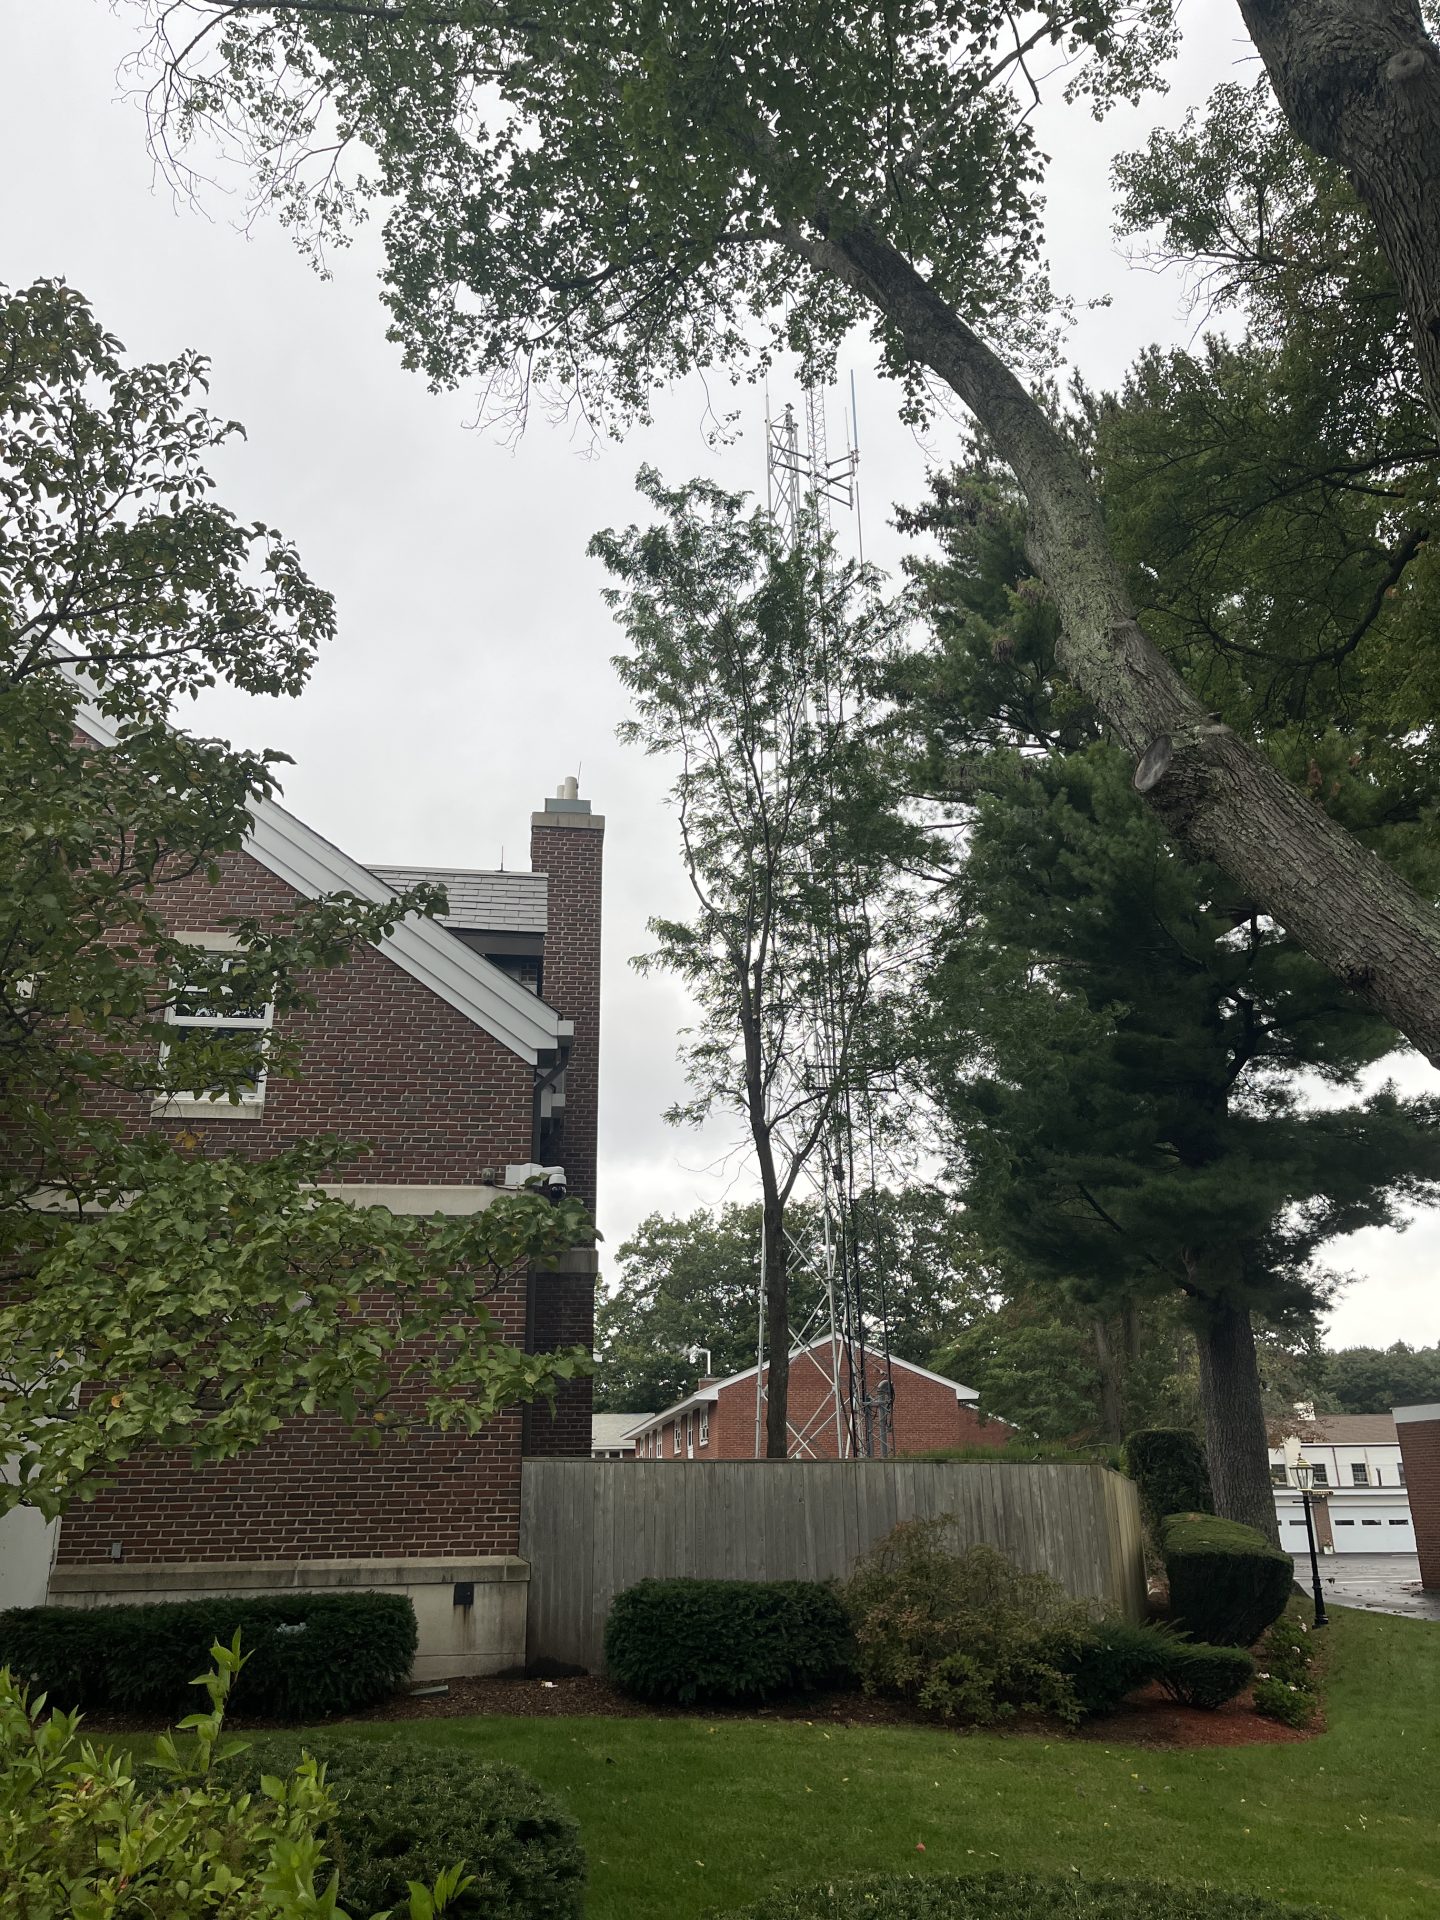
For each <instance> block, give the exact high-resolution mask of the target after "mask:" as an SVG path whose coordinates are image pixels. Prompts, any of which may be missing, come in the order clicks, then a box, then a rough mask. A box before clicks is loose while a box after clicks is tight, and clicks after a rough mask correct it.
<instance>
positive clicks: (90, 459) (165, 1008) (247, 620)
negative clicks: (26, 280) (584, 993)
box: [0, 281, 584, 1513]
mask: <svg viewBox="0 0 1440 1920" xmlns="http://www.w3.org/2000/svg"><path fill="white" fill-rule="evenodd" d="M204 377H205V365H204V362H203V361H201V360H199V359H198V358H196V357H195V356H193V355H182V356H181V357H179V358H178V359H176V360H174V361H171V362H169V363H165V364H162V365H146V366H139V367H136V366H132V365H129V364H128V363H127V362H126V361H125V360H124V358H123V355H122V351H121V348H120V346H119V343H118V342H117V341H115V340H114V339H113V338H112V337H111V336H109V335H108V334H106V333H105V332H104V330H103V329H102V328H101V326H100V325H99V323H98V322H97V321H96V320H95V318H94V316H93V314H92V313H91V311H90V309H89V307H88V306H87V305H86V303H85V302H84V300H83V299H81V297H80V296H79V295H78V294H77V293H75V292H74V291H73V290H72V289H70V288H68V287H66V286H64V285H62V284H59V283H55V282H44V281H42V282H38V283H36V284H35V285H34V286H32V287H29V288H26V289H23V290H20V291H16V292H13V293H3V294H0V424H3V427H4V434H3V448H4V450H3V453H0V753H3V759H4V765H5V773H6V778H5V781H4V788H3V793H0V883H3V884H0V1139H3V1141H4V1149H5V1150H4V1155H3V1159H0V1457H5V1456H10V1457H12V1458H13V1459H14V1461H15V1463H16V1475H15V1480H14V1482H13V1483H8V1484H5V1485H0V1508H3V1507H4V1506H8V1505H12V1504H14V1503H15V1502H17V1501H22V1500H23V1501H25V1502H28V1503H30V1504H33V1505H35V1506H37V1507H40V1508H42V1509H43V1510H44V1511H46V1512H47V1513H53V1512H56V1511H58V1510H59V1509H60V1508H61V1507H63V1506H64V1505H65V1504H66V1502H67V1501H68V1500H69V1499H71V1498H72V1497H74V1496H75V1495H77V1494H80V1495H82V1496H83V1495H85V1494H88V1493H91V1492H93V1491H94V1490H95V1487H96V1486H97V1485H98V1484H101V1483H102V1482H103V1478H104V1476H105V1474H106V1472H107V1471H108V1470H109V1469H110V1468H111V1467H113V1465H114V1464H115V1463H116V1462H117V1461H119V1460H122V1459H123V1458H125V1457H126V1455H127V1454H129V1453H131V1452H134V1451H136V1450H138V1449H140V1448H142V1447H146V1446H155V1445H163V1446H181V1447H188V1448H190V1450H191V1451H192V1452H193V1453H194V1454H195V1455H196V1456H197V1457H199V1458H203V1459H209V1460H214V1459H223V1458H226V1457H227V1456H228V1455H230V1454H232V1453H234V1452H235V1451H236V1450H238V1449H239V1448H241V1447H245V1446H250V1445H253V1444H255V1443H256V1442H257V1441H258V1440H260V1439H262V1438H263V1437H264V1436H265V1435H266V1434H267V1433H269V1432H271V1431H273V1430H274V1428H275V1427H276V1426H278V1425H279V1424H280V1421H281V1419H282V1418H283V1417H285V1416H287V1415H289V1414H293V1413H301V1412H312V1411H316V1410H321V1409H323V1410H327V1411H331V1412H335V1413H338V1414H339V1415H340V1416H341V1417H342V1418H345V1419H347V1420H349V1421H351V1422H352V1423H353V1424H355V1425H356V1426H357V1427H358V1428H359V1429H360V1430H361V1431H363V1432H366V1433H368V1434H370V1435H372V1436H374V1435H375V1434H376V1433H378V1432H379V1431H381V1430H383V1428H384V1427H385V1426H386V1425H387V1424H393V1425H396V1426H401V1427H403V1426H405V1425H406V1424H408V1423H409V1422H410V1421H412V1420H414V1419H416V1418H419V1417H424V1418H426V1419H428V1420H430V1421H435V1422H439V1423H441V1424H449V1423H452V1422H463V1423H465V1424H468V1425H472V1426H473V1425H475V1424H478V1423H479V1421H480V1420H482V1419H483V1418H484V1417H485V1416H486V1415H487V1414H489V1413H491V1412H493V1411H494V1410H495V1408H497V1407H498V1406H501V1405H505V1404H508V1403H510V1402H512V1401H514V1400H516V1399H518V1398H526V1397H531V1396H533V1395H534V1394H535V1393H537V1392H542V1391H545V1390H547V1389H548V1388H549V1387H550V1386H551V1385H552V1384H553V1382H554V1381H555V1380H557V1379H560V1378H564V1377H566V1376H568V1375H569V1374H570V1373H573V1372H574V1371H575V1369H576V1367H577V1365H578V1364H579V1361H578V1357H577V1356H576V1355H573V1354H560V1355H551V1356H545V1357H542V1358H537V1357H534V1356H526V1355H523V1354H519V1353H516V1352H514V1351H513V1350H512V1349H511V1348H509V1347H507V1346H506V1345H505V1344H504V1342H503V1341H502V1339H501V1337H500V1335H499V1332H498V1330H497V1328H496V1326H495V1325H494V1324H493V1323H492V1322H491V1321H490V1320H489V1319H488V1316H487V1315H486V1313H485V1311H484V1305H483V1301H484V1295H485V1292H486V1290H487V1289H488V1287H489V1286H490V1285H491V1284H492V1283H493V1281H494V1279H495V1278H496V1277H497V1275H498V1274H500V1273H502V1272H505V1271H508V1270H510V1269H512V1268H513V1267H514V1265H515V1264H516V1263H517V1262H523V1261H525V1260H528V1259H535V1260H542V1261H543V1260H548V1259H553V1258H554V1257H555V1256H557V1255H558V1254H559V1253H560V1252H562V1251H563V1250H564V1249H565V1248H566V1247H568V1246H570V1245H573V1244H574V1243H575V1242H576V1240H577V1239H578V1238H579V1237H580V1236H581V1235H582V1233H583V1232H584V1221H583V1216H582V1215H581V1213H580V1210H579V1209H578V1208H577V1207H575V1206H573V1205H568V1206H565V1207H562V1208H559V1209H551V1208H550V1207H549V1206H548V1205H547V1204H546V1203H545V1202H543V1201H542V1200H540V1199H539V1198H538V1197H531V1196H525V1197H519V1198H513V1199H507V1200H502V1201H500V1202H498V1203H497V1207H496V1209H493V1210H492V1211H491V1212H490V1213H487V1214H486V1215H484V1216H482V1217H481V1218H480V1219H478V1220H473V1221H442V1222H436V1223H416V1222H414V1221H410V1220H401V1219H399V1218H396V1217H394V1216H392V1215H390V1214H389V1213H387V1212H384V1211H381V1210H364V1209H357V1208H353V1207H350V1206H348V1205H346V1204H345V1203H343V1202H342V1201H341V1200H336V1199H327V1198H325V1197H323V1196H322V1195H321V1194H320V1193H319V1192H318V1191H317V1189H318V1188H319V1187H320V1186H322V1185H324V1184H332V1183H335V1182H338V1181H343V1179H344V1177H345V1170H346V1168H347V1167H348V1166H349V1165H350V1164H351V1163H352V1162H353V1161H354V1160H355V1159H356V1157H357V1148H356V1146H355V1145H354V1144H353V1143H352V1144H350V1145H348V1146H346V1145H342V1144H341V1143H340V1142H338V1141H327V1140H317V1141H314V1142H311V1143H308V1144H306V1145H305V1146H303V1147H297V1148H295V1149H293V1150H291V1151H289V1152H287V1153H285V1154H283V1155H281V1156H280V1157H279V1158H278V1159H276V1160H274V1161H272V1162H268V1163H267V1162H263V1161H254V1160H246V1159H244V1158H241V1157H238V1156H232V1155H212V1154H209V1153H207V1151H206V1148H205V1142H204V1138H203V1135H204V1125H203V1122H199V1123H191V1124H193V1125H194V1126H195V1131H193V1132H190V1131H181V1132H179V1133H172V1134H171V1135H170V1136H168V1137H167V1136H165V1135H164V1134H163V1133H158V1132H152V1131H149V1130H148V1129H149V1127H150V1115H151V1108H152V1104H154V1103H156V1102H159V1101H163V1097H164V1096H165V1095H167V1094H169V1093H172V1092H175V1091H177V1090H186V1091H188V1090H193V1089H194V1088H196V1087H197V1086H199V1087H205V1088H207V1089H213V1092H214V1097H215V1098H216V1099H218V1100H221V1101H223V1100H225V1099H226V1098H227V1097H228V1098H231V1099H235V1098H238V1097H239V1096H240V1092H241V1089H242V1088H244V1087H245V1085H246V1084H247V1083H248V1082H250V1081H251V1080H252V1078H253V1075H254V1072H255V1050H254V1045H255V1043H254V1037H253V1034H249V1033H241V1034H239V1035H237V1034H236V1032H235V1030H233V1029H231V1030H228V1031H227V1030H226V1029H225V1028H223V1027H220V1028H216V1029H213V1030H210V1031H209V1037H208V1038H206V1039H205V1040H204V1041H202V1042H200V1043H198V1044H197V1045H194V1046H189V1047H186V1048H185V1049H183V1050H182V1049H179V1048H174V1047H169V1048H167V1046H166V1044H165V1043H166V1042H167V1041H168V1040H171V1039H173V1037H174V1034H175V1029H174V1027H173V1026H171V1025H170V1024H169V1023H168V1021H167V1014H168V1013H169V1011H170V1010H171V1009H172V1008H174V1007H175V1006H176V1005H177V1003H179V1002H180V1001H181V1000H182V999H183V998H185V997H186V996H203V997H204V998H205V999H206V1000H207V1001H209V1000H213V999H216V998H219V999H221V1000H223V1001H225V1002H226V1003H227V1004H230V1005H234V1006H237V1007H241V1006H251V1005H256V1004H259V1005H264V1004H267V1003H269V1004H271V1005H273V1007H274V1009H275V1012H276V1015H277V1016H278V1017H279V1018H280V1019H281V1021H282V1023H283V1020H284V1016H285V1015H286V1014H288V1013H291V1012H293V1011H295V1010H297V1009H302V1008H307V1007H310V1006H312V1005H313V1004H314V1001H315V975H316V970H317V969H322V968H325V967H328V966H332V965H335V964H338V963H340V962H342V961H343V959H344V958H345V956H346V955H347V954H348V953H349V951H350V950H351V949H352V948H353V947H354V946H355V945H356V943H357V942H360V941H366V940H376V939H379V938H380V937H382V936H383V935H384V934H385V933H386V932H388V931H389V930H390V928H392V927H393V926H394V925H395V924H396V922H397V921H398V920H400V919H401V918H402V917H403V916H404V915H405V914H407V913H411V912H415V911H425V910H433V909H434V908H435V907H437V906H438V905H439V903H440V898H441V897H440V896H439V895H438V894H436V893H435V891H434V890H433V889H416V890H413V891H412V892H410V893H407V894H403V895H397V896H395V897H394V898H393V899H390V900H386V901H385V902H383V903H382V904H376V903H374V902H372V901H366V900H360V899H357V898H354V897H351V896H347V895H335V896H331V897H328V898H324V899H320V900H315V901H309V902H303V903H299V904H297V906H296V907H295V909H294V911H293V912H292V913H290V914H289V915H288V916H281V917H280V918H279V919H277V920H275V921H266V922H264V923H263V924H262V923H261V922H260V921H259V920H257V919H254V918H250V917H247V916H244V915H231V916H226V915H224V914H223V913H221V914H218V915H217V922H218V923H219V924H222V925H223V927H224V931H225V933H226V935H227V937H228V938H229V939H230V940H232V941H233V942H234V943H235V944H234V946H233V948H232V949H231V950H229V951H227V952H225V953H224V954H223V955H222V954H220V953H219V952H218V951H216V950H212V949H209V948H205V947H199V946H196V945H194V944H192V943H190V942H187V941H184V940H181V939H178V938H176V936H175V935H174V934H173V933H172V932H171V931H170V929H169V927H168V925H167V918H166V899H167V890H168V889H170V888H171V887H173V886H174V885H176V884H177V883H181V882H185V881H193V879H194V878H195V877H196V876H200V877H202V878H204V879H208V880H209V881H211V882H216V881H218V880H219V878H220V865H219V863H220V861H221V860H222V858H223V857H224V856H225V855H227V854H232V853H234V852H235V851H237V850H238V849H239V848H240V847H241V845H242V842H243V840H244V837H245V833H246V830H247V827H248V824H249V818H250V813H251V810H252V808H253V807H254V805H255V804H256V802H257V801H259V800H260V799H262V798H265V797H268V796H269V795H270V794H272V793H273V792H274V790H275V782H276V763H277V759H278V756H276V755H274V754H265V753H260V754H252V753H242V752H236V751H235V750H233V749H232V748H230V747H228V746H226V745H224V744H223V743H222V742H219V741H214V740H205V739H199V738H196V737H194V736H192V735H189V734H186V733H184V732H183V731H181V730H180V729H179V728H177V727H176V726H174V725H173V724H172V722H171V720H170V718H169V708H170V703H171V701H172V700H173V699H174V698H175V697H176V696H177V695H184V694H187V693H195V692H198V691H199V689H201V688H202V687H205V686H209V685H213V684H215V683H216V682H217V681H220V680H226V681H230V682H231V683H233V684H235V685H237V686H241V687H244V688H246V689H247V690H250V691H255V692H271V693H277V692H291V691H295V690H297V689H298V688H299V687H300V686H301V685H302V684H303V682H304V679H305V677H306V674H307V673H308V671H309V668H310V666H311V664H312V662H313V660H314V658H315V651H316V648H317V646H318V645H319V644H320V642H322V641H323V640H324V639H326V638H327V637H328V636H329V634H330V632H331V630H332V627H333V611H332V608H331V604H330V600H329V598H328V596H327V595H326V594H324V593H323V592H321V590H320V589H318V588H317V587H315V586H314V585H313V584H312V583H311V582H310V580H309V579H308V577H307V576H306V575H305V573H304V572H303V570H302V568H301V566H300V563H299V560H298V558H297V556H296V554H295V552H294V549H293V548H292V547H291V546H290V545H289V543H288V542H286V541H285V540H284V539H283V537H282V536H280V535H279V534H277V533H276V532H274V530H273V529H270V528H268V527H266V526H263V525H255V526H246V525H244V524H242V523H239V522H237V521H236V520H235V519H234V517H233V516H232V515H230V514H229V513H228V512H227V511H226V510H225V509H224V508H223V507H221V506H220V505H219V504H218V502H217V501H216V500H215V499H214V498H213V484H212V482H211V480H210V477H209V475H208V473H207V471H206V467H205V460H206V457H207V455H208V454H209V453H210V452H211V451H213V450H214V448H216V447H217V446H219V445H220V444H222V443H223V442H224V441H225V440H226V439H227V438H229V437H230V436H231V435H232V434H233V433H235V432H236V431H238V429H237V428H235V427H234V426H233V425H232V424H228V423H225V422H220V421H216V420H215V419H214V418H213V417H212V416H210V415H209V414H208V413H206V412H205V411H204V409H203V407H197V406H196V405H195V402H194V394H195V389H196V388H197V387H203V382H204ZM82 695H83V697H84V698H85V699H88V700H89V701H91V702H93V704H94V705H95V706H96V707H97V708H99V709H100V711H101V712H102V714H103V715H104V716H105V717H106V719H107V721H108V722H109V723H110V724H111V725H112V726H113V728H114V730H115V733H116V743H115V745H114V746H113V747H106V748H100V747H97V746H96V745H95V744H94V742H93V741H91V740H89V739H88V738H86V737H85V736H84V735H83V734H80V733H77V716H78V714H79V711H80V705H81V699H82ZM301 1066H302V1063H301V1062H300V1061H298V1060H297V1059H296V1057H295V1054H294V1051H293V1049H290V1048H287V1046H286V1045H285V1044H284V1041H283V1039H278V1040H272V1041H271V1043H270V1045H269V1047H268V1050H267V1055H266V1070H267V1072H268V1073H270V1074H272V1075H283V1074H287V1073H290V1074H293V1073H296V1072H298V1071H300V1070H301ZM421 1336H423V1338H421ZM416 1340H419V1341H420V1344H419V1346H418V1347H417V1346H414V1345H413V1344H412V1343H413V1342H415V1341H416Z"/></svg>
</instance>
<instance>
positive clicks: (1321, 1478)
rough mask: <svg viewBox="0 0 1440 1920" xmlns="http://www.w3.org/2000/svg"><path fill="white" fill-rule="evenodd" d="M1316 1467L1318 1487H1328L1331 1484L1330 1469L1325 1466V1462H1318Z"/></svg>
mask: <svg viewBox="0 0 1440 1920" xmlns="http://www.w3.org/2000/svg"><path fill="white" fill-rule="evenodd" d="M1314 1465H1315V1484H1316V1486H1317V1487H1328V1486H1329V1484H1330V1469H1329V1468H1328V1467H1327V1466H1326V1465H1325V1463H1324V1461H1323V1460H1317V1461H1316V1462H1315V1463H1314Z"/></svg>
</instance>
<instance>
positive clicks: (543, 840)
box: [524, 775, 605, 1458]
mask: <svg viewBox="0 0 1440 1920" xmlns="http://www.w3.org/2000/svg"><path fill="white" fill-rule="evenodd" d="M604 850H605V821H604V818H603V817H602V816H601V815H600V814H598V813H592V812H591V811H590V802H589V801H588V800H582V799H581V798H580V784H579V781H578V780H577V779H576V778H575V777H574V776H573V775H572V776H571V777H570V778H569V779H566V780H562V781H561V783H560V785H559V787H558V788H557V790H556V793H555V796H554V798H553V799H550V800H547V801H546V802H545V805H544V807H543V808H542V810H541V811H540V812H539V813H535V814H532V815H531V816H530V867H531V871H532V872H534V873H543V874H546V875H547V876H548V878H549V887H548V889H547V892H548V913H547V921H546V928H545V956H544V971H543V975H542V979H541V986H540V991H541V995H542V997H543V998H544V999H545V1000H546V1001H547V1002H548V1003H549V1004H550V1005H551V1006H552V1007H554V1008H555V1010H556V1012H557V1013H558V1014H560V1016H561V1017H562V1019H566V1020H569V1021H571V1022H573V1024H574V1028H575V1037H574V1039H573V1040H572V1042H571V1045H570V1058H569V1063H568V1064H567V1066H566V1069H565V1082H564V1104H563V1105H561V1106H559V1107H557V1108H556V1109H555V1110H554V1112H553V1113H552V1116H551V1122H550V1127H549V1131H548V1134H547V1142H546V1146H545V1150H544V1160H545V1162H546V1164H547V1165H558V1166H563V1167H564V1169H565V1181H566V1186H567V1188H568V1190H569V1192H570V1193H572V1194H573V1195H574V1196H575V1197H576V1198H577V1199H579V1200H583V1201H584V1203H585V1205H586V1206H587V1207H589V1208H591V1209H592V1211H593V1209H594V1206H595V1161H596V1146H597V1135H598V1124H599V1096H600V1073H599V1069H600V898H601V862H602V857H603V854H604ZM595 1272H596V1261H595V1256H594V1254H593V1253H588V1252H586V1253H580V1252H577V1253H576V1254H575V1255H573V1256H572V1264H571V1265H570V1266H569V1267H567V1268H566V1269H565V1270H564V1271H561V1272H558V1273H533V1274H532V1275H531V1279H530V1312H529V1321H530V1328H529V1332H530V1339H529V1343H528V1344H529V1345H530V1348H531V1350H532V1351H533V1352H536V1353H547V1352H551V1351H553V1350H554V1349H555V1348H556V1347H574V1346H583V1347H592V1348H593V1346H594V1344H595ZM590 1409H591V1392H590V1382H589V1381H588V1380H571V1381H567V1382H566V1383H565V1384H564V1385H563V1386H562V1387H561V1388H560V1391H559V1394H558V1396H557V1398H556V1402H555V1408H554V1411H553V1413H552V1412H551V1410H550V1409H549V1408H548V1407H546V1406H544V1405H540V1406H535V1407H529V1408H527V1409H526V1419H525V1437H524V1447H525V1451H526V1452H527V1453H529V1454H532V1455H534V1456H536V1457H539V1458H544V1457H553V1456H555V1455H566V1456H583V1457H585V1458H588V1457H589V1454H590Z"/></svg>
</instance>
